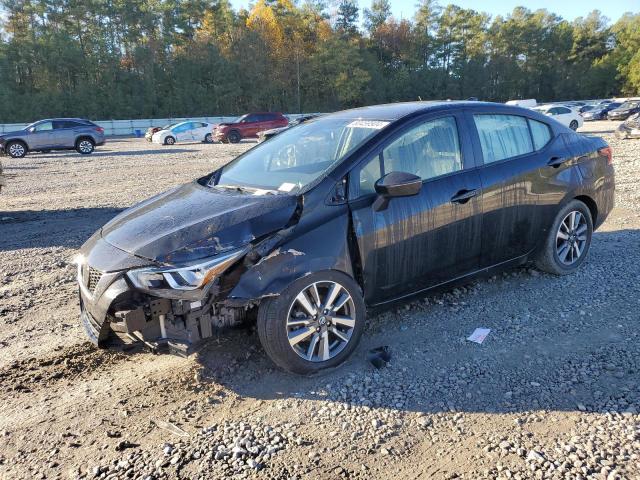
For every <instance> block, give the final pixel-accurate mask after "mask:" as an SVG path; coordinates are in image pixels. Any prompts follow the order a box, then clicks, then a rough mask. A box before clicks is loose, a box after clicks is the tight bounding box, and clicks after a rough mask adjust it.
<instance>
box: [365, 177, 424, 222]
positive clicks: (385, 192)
mask: <svg viewBox="0 0 640 480" xmlns="http://www.w3.org/2000/svg"><path fill="white" fill-rule="evenodd" d="M375 189H376V193H377V194H378V198H376V200H375V202H374V203H373V209H374V210H375V211H376V212H379V211H381V210H385V209H386V208H387V207H388V206H389V200H390V199H391V198H393V197H410V196H412V195H417V194H418V193H420V190H421V189H422V178H420V177H419V176H417V175H414V174H412V173H406V172H390V173H388V174H386V175H385V176H384V177H382V178H381V179H380V180H378V181H377V182H376V183H375Z"/></svg>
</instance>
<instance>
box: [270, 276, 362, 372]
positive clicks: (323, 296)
mask: <svg viewBox="0 0 640 480" xmlns="http://www.w3.org/2000/svg"><path fill="white" fill-rule="evenodd" d="M365 316H366V310H365V305H364V300H363V298H362V293H361V290H360V287H359V286H358V284H357V283H356V282H355V281H354V280H353V279H352V278H351V277H349V276H348V275H345V274H344V273H341V272H337V271H333V270H328V271H322V272H316V273H313V274H311V275H307V276H306V277H303V278H300V279H298V280H296V281H295V282H293V283H292V284H291V285H289V286H288V287H287V288H286V289H285V290H284V291H283V292H282V293H281V294H280V295H279V296H277V297H269V298H266V299H264V300H263V301H262V302H261V303H260V308H259V310H258V336H259V337H260V343H262V346H263V347H264V349H265V351H266V353H267V355H268V356H269V358H271V360H273V362H274V363H275V364H276V365H278V366H279V367H281V368H283V369H284V370H287V371H289V372H292V373H298V374H309V373H314V372H318V371H320V370H324V369H326V368H331V367H336V366H338V365H340V364H341V363H342V362H344V361H345V360H346V359H347V358H348V357H349V355H351V353H352V352H353V350H354V349H355V348H356V346H357V344H358V341H359V340H360V337H361V336H362V332H363V331H364V324H365Z"/></svg>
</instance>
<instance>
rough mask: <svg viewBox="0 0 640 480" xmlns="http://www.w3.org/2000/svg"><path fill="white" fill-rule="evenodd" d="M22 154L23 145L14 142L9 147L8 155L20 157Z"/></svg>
mask: <svg viewBox="0 0 640 480" xmlns="http://www.w3.org/2000/svg"><path fill="white" fill-rule="evenodd" d="M24 154H25V149H24V145H22V144H21V143H14V144H12V145H11V146H10V147H9V155H11V156H12V157H14V158H18V157H22V156H23V155H24Z"/></svg>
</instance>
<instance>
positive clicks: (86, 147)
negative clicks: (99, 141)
mask: <svg viewBox="0 0 640 480" xmlns="http://www.w3.org/2000/svg"><path fill="white" fill-rule="evenodd" d="M78 148H79V149H80V151H81V152H82V153H91V152H92V151H93V144H92V143H91V142H90V141H89V140H82V141H81V142H80V143H79V144H78Z"/></svg>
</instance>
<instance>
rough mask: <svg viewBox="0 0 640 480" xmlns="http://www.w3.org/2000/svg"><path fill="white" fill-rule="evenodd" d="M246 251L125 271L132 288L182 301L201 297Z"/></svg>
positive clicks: (243, 249)
mask: <svg viewBox="0 0 640 480" xmlns="http://www.w3.org/2000/svg"><path fill="white" fill-rule="evenodd" d="M248 250H249V249H248V247H247V248H242V249H239V250H233V251H230V252H226V253H223V254H220V255H216V256H215V257H212V258H208V259H205V260H199V261H198V263H194V264H189V265H183V266H180V267H148V268H139V269H135V270H130V271H128V272H127V276H128V277H129V279H130V280H131V282H132V283H133V284H134V285H135V287H136V288H139V289H141V290H145V291H147V292H149V293H152V294H156V295H160V296H164V295H167V296H170V297H182V296H184V295H182V294H188V293H189V292H193V293H201V292H204V291H205V290H206V289H207V286H208V285H210V284H211V282H212V281H213V280H215V279H216V277H218V276H219V275H220V274H221V273H223V272H224V271H225V270H226V269H227V268H229V267H230V266H231V265H233V264H234V263H235V262H236V261H237V260H239V259H240V258H241V257H243V256H244V255H245V254H246V253H247V252H248ZM171 292H173V293H171ZM188 296H189V297H191V296H192V295H188Z"/></svg>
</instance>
